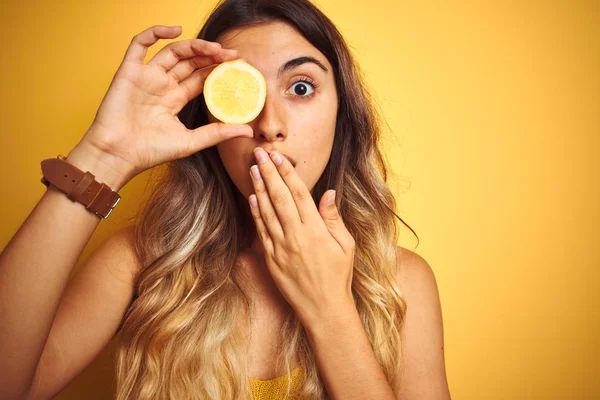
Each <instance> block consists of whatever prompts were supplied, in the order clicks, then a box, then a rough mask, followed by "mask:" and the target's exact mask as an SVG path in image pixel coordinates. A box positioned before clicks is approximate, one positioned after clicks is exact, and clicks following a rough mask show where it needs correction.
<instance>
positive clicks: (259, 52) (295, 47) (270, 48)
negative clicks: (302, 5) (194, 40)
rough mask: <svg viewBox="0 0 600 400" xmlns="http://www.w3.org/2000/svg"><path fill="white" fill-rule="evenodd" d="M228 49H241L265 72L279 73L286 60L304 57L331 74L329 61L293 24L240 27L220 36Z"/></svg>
mask: <svg viewBox="0 0 600 400" xmlns="http://www.w3.org/2000/svg"><path fill="white" fill-rule="evenodd" d="M217 42H219V43H221V45H222V46H223V47H224V48H227V49H235V50H238V53H239V56H240V58H243V59H245V60H246V61H248V62H249V63H250V64H252V65H254V67H256V68H258V69H259V70H261V71H262V72H263V73H267V74H271V73H274V74H276V73H277V69H278V68H279V67H280V66H281V65H283V64H284V63H285V62H286V61H288V60H290V59H292V58H295V57H300V56H312V57H315V58H316V59H318V60H319V61H321V62H322V63H323V64H324V65H325V66H327V67H328V69H329V70H330V71H331V65H329V62H328V61H327V58H326V57H325V56H324V55H323V54H322V53H321V52H320V51H319V50H317V48H316V47H314V46H313V45H312V44H311V43H310V42H309V41H308V40H306V38H305V37H304V36H303V35H302V34H301V33H300V32H299V31H298V30H297V29H296V28H295V27H293V26H292V25H290V24H287V23H285V22H281V21H270V22H265V23H262V24H259V25H254V26H249V27H244V28H236V29H232V30H231V31H228V32H226V33H225V34H223V35H221V36H219V38H218V39H217Z"/></svg>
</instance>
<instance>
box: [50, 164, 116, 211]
mask: <svg viewBox="0 0 600 400" xmlns="http://www.w3.org/2000/svg"><path fill="white" fill-rule="evenodd" d="M66 160H67V158H66V157H65V156H63V155H62V154H59V155H58V157H56V158H48V159H46V160H43V161H42V174H43V175H44V177H43V178H42V180H41V181H42V183H43V184H44V185H46V186H49V185H50V184H52V185H53V186H55V187H57V188H58V189H59V190H61V191H63V192H64V193H66V195H67V197H68V198H69V199H70V200H71V201H73V202H79V203H81V204H83V205H84V206H85V208H86V209H88V210H89V211H91V212H93V213H95V214H96V215H97V216H99V217H102V218H104V219H106V218H108V216H109V215H110V213H111V212H112V210H113V208H115V206H116V205H117V203H118V202H119V200H121V196H119V194H118V193H117V192H115V191H114V190H112V189H111V188H110V187H108V185H106V184H104V183H100V182H98V181H97V180H96V179H95V178H94V175H92V174H91V173H90V172H89V171H87V172H83V171H82V170H80V169H79V168H77V167H75V166H74V165H73V164H70V163H69V162H68V161H66Z"/></svg>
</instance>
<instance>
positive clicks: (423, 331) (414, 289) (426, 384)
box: [397, 247, 450, 400]
mask: <svg viewBox="0 0 600 400" xmlns="http://www.w3.org/2000/svg"><path fill="white" fill-rule="evenodd" d="M397 251H398V254H399V257H398V261H399V263H398V275H397V281H398V286H399V287H400V290H401V291H402V294H403V296H404V300H405V301H406V319H405V325H404V330H403V334H402V346H401V347H402V368H401V372H400V379H399V380H398V387H397V393H398V399H401V400H413V399H419V400H427V399H450V392H449V389H448V382H447V378H446V368H445V362H444V334H443V327H442V310H441V304H440V297H439V293H438V288H437V283H436V280H435V276H434V274H433V271H432V269H431V267H430V266H429V264H428V263H427V261H425V259H423V258H422V257H421V256H419V255H418V254H416V253H414V252H412V251H410V250H408V249H405V248H402V247H398V249H397Z"/></svg>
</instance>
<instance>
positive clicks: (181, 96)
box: [0, 0, 450, 400]
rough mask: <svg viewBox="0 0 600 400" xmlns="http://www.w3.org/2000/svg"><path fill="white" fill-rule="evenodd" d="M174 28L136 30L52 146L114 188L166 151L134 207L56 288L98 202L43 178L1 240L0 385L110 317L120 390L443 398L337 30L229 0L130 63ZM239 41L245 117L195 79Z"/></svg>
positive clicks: (287, 3)
mask: <svg viewBox="0 0 600 400" xmlns="http://www.w3.org/2000/svg"><path fill="white" fill-rule="evenodd" d="M180 34H181V29H180V27H165V26H154V27H151V28H149V29H147V30H145V31H144V32H142V33H140V34H138V35H136V36H135V37H134V39H133V41H132V42H131V45H130V46H129V48H128V50H127V53H126V55H125V58H124V60H123V63H122V64H121V66H120V67H119V69H118V71H117V73H116V74H115V77H114V80H113V82H112V84H111V86H110V88H109V90H108V93H107V95H106V96H105V98H104V99H103V101H102V104H101V106H100V109H99V110H98V113H97V114H96V117H95V119H94V122H93V123H92V125H91V126H90V128H89V130H88V131H87V132H86V134H85V135H84V137H83V138H82V140H81V141H80V143H79V144H78V145H77V146H76V147H75V148H74V149H73V150H72V151H71V152H70V153H69V156H68V157H67V161H68V162H69V163H71V164H72V165H74V166H76V167H77V168H79V169H80V170H82V171H90V172H92V173H93V174H94V175H95V177H96V179H97V180H98V181H99V182H104V183H106V184H108V185H109V186H110V187H111V188H112V189H113V190H115V191H118V190H119V189H120V188H122V187H123V186H124V185H125V184H126V183H127V182H128V181H129V180H131V179H132V178H133V177H134V176H136V175H138V174H139V173H141V172H142V171H144V170H147V169H149V168H152V167H154V166H158V165H161V164H165V166H166V167H167V168H166V170H165V173H164V174H163V175H162V176H161V177H160V179H159V180H157V181H156V182H153V191H152V193H151V196H150V197H149V199H148V201H147V202H146V203H145V204H144V207H143V208H142V210H141V212H140V214H139V215H138V218H137V220H136V222H135V224H133V225H131V226H129V227H127V228H125V229H123V230H121V231H119V232H117V233H116V234H115V235H113V236H112V237H110V238H109V239H108V240H107V241H106V242H105V243H103V245H102V246H100V248H99V249H98V250H97V251H96V252H95V253H94V254H93V255H92V256H91V257H90V259H89V260H87V261H86V263H85V265H84V266H83V267H82V269H81V270H80V271H79V272H78V273H77V275H76V276H75V277H74V279H73V281H72V282H70V283H69V285H68V287H66V289H65V286H67V282H68V278H69V274H70V273H71V271H72V269H73V267H74V266H75V264H76V261H77V259H78V258H79V256H80V254H81V251H82V250H83V248H84V247H85V245H86V244H87V242H88V240H89V238H90V236H91V235H92V233H93V231H94V230H95V228H96V227H97V224H98V222H99V220H100V219H99V218H98V217H97V216H96V215H94V214H92V213H90V212H89V211H87V210H86V209H85V208H84V207H82V205H81V204H78V203H76V202H72V201H70V200H68V198H67V196H65V193H62V192H61V191H59V190H58V189H57V188H55V187H54V186H53V185H50V186H49V187H48V190H47V192H46V193H45V194H44V196H43V197H42V199H41V200H40V202H39V204H38V205H37V206H36V208H35V209H34V210H33V212H32V213H31V215H30V216H29V217H28V218H27V220H26V221H25V222H24V224H23V226H22V227H21V228H20V229H19V231H18V232H17V233H16V235H15V236H14V237H13V239H12V240H11V242H10V243H9V244H8V246H7V247H6V249H5V250H4V252H3V253H2V254H1V257H0V293H2V298H3V301H2V302H0V311H1V313H0V318H1V321H0V322H1V325H2V327H3V329H2V330H0V354H3V356H2V357H1V358H0V370H1V371H3V372H2V374H0V375H1V376H0V391H1V393H0V397H2V398H26V399H41V398H51V397H52V396H54V395H55V394H57V393H58V392H60V390H62V389H63V388H64V387H65V386H66V385H67V384H68V383H69V382H70V381H71V380H72V379H73V378H74V377H75V376H77V374H79V373H80V372H81V371H82V370H83V369H84V368H85V366H86V365H88V364H89V363H90V362H91V361H92V360H93V359H94V358H95V357H96V356H97V354H98V353H99V352H100V351H101V350H102V349H103V348H104V347H105V346H106V344H107V343H108V342H109V341H110V340H111V339H112V338H113V336H114V335H115V334H116V333H119V334H120V336H119V343H120V346H119V350H118V354H117V356H118V357H117V366H116V377H117V380H116V398H117V399H119V400H125V399H246V398H250V397H251V396H252V397H254V398H286V396H287V398H297V399H325V398H331V399H367V398H369V399H420V400H422V399H448V398H449V397H450V396H449V391H448V385H447V382H446V375H445V367H444V354H443V333H442V320H441V309H440V304H439V296H438V292H437V287H436V283H435V278H434V276H433V273H432V271H431V268H430V267H429V266H428V265H427V263H426V262H425V260H423V259H422V258H421V257H420V256H418V255H417V254H415V253H413V252H411V251H409V250H407V249H404V248H400V247H398V246H397V245H396V243H397V239H398V234H397V227H396V224H395V220H394V218H398V219H399V220H400V221H402V220H401V219H400V218H399V217H398V216H397V215H396V214H395V212H394V210H395V199H394V198H393V196H392V194H391V192H390V191H389V189H388V187H387V186H386V179H387V167H386V164H385V162H384V159H383V157H382V155H381V153H380V150H379V149H378V147H377V146H378V143H379V138H380V132H381V128H380V125H381V123H380V120H379V119H378V116H377V113H376V111H375V109H374V107H373V105H372V102H371V100H370V98H369V96H368V91H367V90H366V88H365V87H364V85H363V83H362V80H361V75H360V72H359V68H358V67H357V65H356V64H355V62H354V61H353V58H352V56H351V53H350V51H349V50H348V47H347V45H346V44H345V42H344V40H343V38H342V36H341V35H340V33H339V32H338V30H337V29H336V28H335V27H334V25H333V24H332V23H331V21H330V20H329V19H328V18H327V17H326V16H324V15H323V14H322V13H321V12H320V11H319V10H318V9H317V8H316V7H315V6H314V5H312V4H311V3H309V2H308V1H306V0H272V1H262V0H226V1H224V2H221V3H220V4H219V5H218V6H217V7H216V8H215V10H213V12H212V13H211V15H210V16H209V18H208V20H207V21H206V23H205V25H204V27H203V28H202V30H201V31H200V33H199V34H198V37H197V39H191V40H181V41H178V42H174V43H171V44H169V45H167V46H165V47H164V48H163V49H162V50H160V51H159V52H158V53H157V54H156V55H155V56H154V57H153V58H152V59H151V60H150V61H149V62H148V63H147V64H144V56H145V54H146V52H147V49H148V47H150V46H151V45H153V44H155V43H156V42H157V41H158V40H159V39H161V38H170V39H171V38H175V37H178V36H179V35H180ZM236 58H242V59H244V60H246V61H247V62H249V63H250V64H252V65H253V66H255V67H256V68H258V69H259V70H260V71H261V72H262V73H263V75H264V76H265V79H266V82H267V99H266V103H265V107H264V109H263V110H262V112H261V114H260V115H259V116H258V117H257V118H256V119H255V120H254V121H252V122H250V123H249V124H247V125H233V124H223V123H220V122H218V121H217V120H215V119H214V117H212V115H210V113H209V112H207V109H206V105H205V103H204V98H203V95H202V88H203V82H204V79H205V78H206V76H207V75H208V73H209V72H210V71H211V70H212V68H213V67H214V66H215V65H217V64H219V63H221V62H223V61H225V60H232V59H236ZM280 161H281V162H280ZM279 162H280V163H279ZM251 166H254V167H253V168H251ZM251 169H252V170H253V171H252V172H251ZM334 192H335V198H332V197H330V195H331V194H333V193H334ZM253 204H254V205H253ZM64 215H68V216H69V217H68V219H67V218H64V217H63V216H64ZM402 222H403V221H402ZM409 228H410V227H409Z"/></svg>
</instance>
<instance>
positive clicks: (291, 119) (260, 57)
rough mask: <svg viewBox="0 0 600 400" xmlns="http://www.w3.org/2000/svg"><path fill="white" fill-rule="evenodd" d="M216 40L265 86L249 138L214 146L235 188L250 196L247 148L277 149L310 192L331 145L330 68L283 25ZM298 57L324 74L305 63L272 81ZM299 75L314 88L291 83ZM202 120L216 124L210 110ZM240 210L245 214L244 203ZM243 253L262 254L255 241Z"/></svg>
mask: <svg viewBox="0 0 600 400" xmlns="http://www.w3.org/2000/svg"><path fill="white" fill-rule="evenodd" d="M217 41H218V42H219V43H221V45H222V46H223V48H227V49H235V50H237V51H238V54H239V57H240V58H242V59H244V60H245V61H246V62H248V63H249V64H251V65H252V66H254V67H255V68H256V69H258V70H259V71H260V72H261V73H262V74H263V75H264V77H265V81H266V83H267V97H266V101H265V106H264V108H263V110H262V112H261V113H260V114H259V115H258V117H257V118H256V119H254V120H253V121H251V122H249V123H248V125H250V126H251V127H252V129H253V131H254V138H234V139H231V140H228V141H225V142H221V143H220V144H218V145H217V149H218V152H219V155H220V157H221V160H222V162H223V165H224V166H225V169H226V170H227V172H228V174H229V176H230V177H231V179H232V181H233V182H234V184H235V186H236V187H237V189H238V190H239V191H240V193H241V194H242V195H243V196H244V198H246V199H248V197H249V196H250V195H251V194H252V193H254V187H253V184H252V178H251V176H250V173H249V171H250V166H251V164H256V158H255V156H254V152H253V150H254V148H255V147H257V146H259V147H262V148H263V149H264V150H266V151H267V152H270V151H274V150H277V151H278V152H279V153H284V154H287V155H288V156H290V157H291V158H292V159H294V161H295V162H296V172H297V173H298V175H299V176H300V178H301V179H302V181H303V182H304V183H305V184H306V186H307V188H308V190H309V191H312V189H313V187H314V185H315V184H316V182H317V181H318V179H319V177H320V176H321V174H322V173H323V171H324V169H325V166H326V165H327V162H328V161H329V157H330V155H331V149H332V147H333V138H334V133H335V124H336V115H337V109H338V102H337V91H336V87H335V79H334V76H333V69H332V67H331V64H330V63H329V61H328V60H327V58H326V57H325V56H324V55H323V54H322V53H321V52H320V51H319V50H317V49H316V48H315V47H314V46H313V45H312V44H310V42H308V41H307V40H306V39H305V38H304V37H303V36H302V34H301V33H299V32H298V31H297V30H296V29H295V28H294V27H293V26H291V25H289V24H286V23H284V22H268V23H263V24H260V25H257V26H253V27H246V28H241V29H235V30H232V31H229V32H227V33H225V34H224V35H223V36H222V37H220V38H219V39H218V40H217ZM301 56H310V57H314V58H315V59H317V60H319V61H320V62H321V63H322V64H323V66H325V68H326V69H327V72H325V71H323V69H321V68H320V67H319V66H318V65H317V64H314V63H311V62H307V63H304V64H302V65H300V66H297V67H295V68H293V69H291V70H288V71H286V72H284V73H283V74H281V75H280V76H279V77H278V70H279V68H280V67H281V66H282V65H283V64H285V63H286V62H287V61H289V60H291V59H294V58H297V57H301ZM304 77H307V78H309V79H310V80H312V81H314V82H316V84H317V85H318V87H316V88H315V87H313V86H312V85H311V83H306V82H300V83H297V82H298V81H299V79H301V78H304ZM294 95H296V96H294ZM208 118H209V121H210V122H215V121H216V119H215V118H214V117H213V116H212V115H211V114H210V112H208ZM244 207H245V211H247V212H248V215H250V210H249V205H248V203H247V202H246V203H245V204H244ZM249 251H250V252H251V253H252V254H254V255H255V256H257V257H258V256H262V255H263V254H264V249H263V246H262V243H261V241H260V239H259V238H258V237H255V238H254V240H253V243H252V245H251V248H250V250H249Z"/></svg>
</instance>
